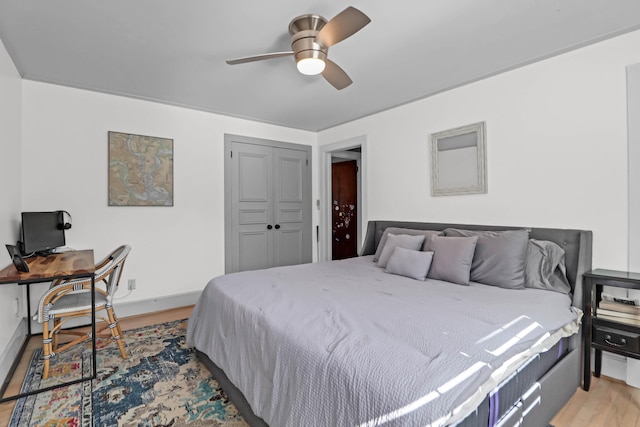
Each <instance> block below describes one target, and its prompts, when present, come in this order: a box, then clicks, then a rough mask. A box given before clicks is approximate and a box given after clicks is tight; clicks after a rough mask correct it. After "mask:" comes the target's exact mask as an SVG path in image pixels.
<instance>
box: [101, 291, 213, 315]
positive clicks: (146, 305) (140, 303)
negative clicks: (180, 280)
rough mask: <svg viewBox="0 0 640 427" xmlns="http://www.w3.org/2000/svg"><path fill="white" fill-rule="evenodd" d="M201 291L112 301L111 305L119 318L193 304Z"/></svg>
mask: <svg viewBox="0 0 640 427" xmlns="http://www.w3.org/2000/svg"><path fill="white" fill-rule="evenodd" d="M201 293H202V291H194V292H185V293H183V294H174V295H167V296H163V297H157V298H149V299H143V300H137V301H121V302H120V301H114V303H113V307H114V308H115V310H116V312H117V313H118V317H119V318H123V317H128V316H136V315H139V314H146V313H153V312H154V311H162V310H169V309H171V308H178V307H184V306H187V305H193V304H195V303H196V302H197V301H198V298H199V297H200V294H201Z"/></svg>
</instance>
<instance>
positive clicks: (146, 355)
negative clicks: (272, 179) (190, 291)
mask: <svg viewBox="0 0 640 427" xmlns="http://www.w3.org/2000/svg"><path fill="white" fill-rule="evenodd" d="M185 332H186V320H181V321H175V322H169V323H164V324H160V325H154V326H150V327H146V328H140V329H135V330H131V331H126V332H125V343H126V350H127V354H128V358H127V359H125V360H123V359H122V358H121V357H120V352H119V351H118V347H117V345H116V344H115V343H113V342H110V341H108V340H99V341H98V352H97V358H98V365H97V366H98V372H97V378H96V379H95V380H93V381H86V382H84V383H82V384H75V385H72V386H67V387H61V388H58V389H56V390H53V391H50V392H44V393H40V394H37V395H35V396H29V397H27V398H23V399H20V400H19V401H18V402H17V403H16V406H15V409H14V411H13V414H12V417H11V421H10V424H9V425H10V426H15V427H36V426H42V427H45V426H46V427H61V426H65V427H72V426H73V427H90V426H141V427H159V426H172V427H181V426H189V427H199V426H220V427H246V426H247V424H246V422H245V421H244V420H243V419H242V417H241V416H240V415H239V414H238V412H237V409H236V408H235V406H234V405H233V404H232V403H230V402H229V399H228V398H227V396H226V395H225V394H224V392H223V391H222V389H220V387H219V386H218V383H217V382H216V381H215V380H214V379H213V378H212V377H211V374H210V373H209V371H208V370H207V368H206V367H205V366H204V365H203V364H202V363H200V362H199V361H198V359H197V357H196V354H195V352H194V351H193V349H191V348H189V347H187V346H186V344H185V340H184V336H185ZM76 347H77V348H78V349H79V350H77V351H74V350H73V349H70V350H69V351H65V352H62V353H60V354H58V355H56V357H55V359H54V360H53V361H52V364H51V375H50V378H49V379H47V380H42V378H41V374H42V350H41V349H39V350H37V351H36V352H35V353H34V356H33V358H32V360H31V365H30V367H29V370H28V372H27V376H26V379H25V382H24V384H23V390H28V389H30V388H31V387H40V388H41V387H42V386H47V385H50V384H53V383H54V382H60V381H65V380H68V379H69V378H78V375H79V373H80V372H85V374H84V375H85V376H90V372H91V350H90V347H89V346H86V347H85V348H84V349H81V347H82V346H76Z"/></svg>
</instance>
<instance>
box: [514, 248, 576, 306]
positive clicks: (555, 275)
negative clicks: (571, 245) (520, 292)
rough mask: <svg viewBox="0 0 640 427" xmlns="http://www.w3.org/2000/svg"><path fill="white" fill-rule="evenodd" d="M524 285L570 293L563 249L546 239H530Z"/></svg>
mask: <svg viewBox="0 0 640 427" xmlns="http://www.w3.org/2000/svg"><path fill="white" fill-rule="evenodd" d="M524 285H525V286H526V287H527V288H535V289H545V290H550V291H556V292H561V293H563V294H568V293H570V292H571V285H570V284H569V279H567V267H566V266H565V262H564V249H562V248H561V247H560V246H558V245H557V244H556V243H554V242H550V241H548V240H536V239H530V240H529V244H528V246H527V263H526V267H525V270H524Z"/></svg>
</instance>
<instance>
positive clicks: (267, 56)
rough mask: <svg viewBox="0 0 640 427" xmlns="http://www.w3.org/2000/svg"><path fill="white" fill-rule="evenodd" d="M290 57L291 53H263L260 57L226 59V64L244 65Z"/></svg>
mask: <svg viewBox="0 0 640 427" xmlns="http://www.w3.org/2000/svg"><path fill="white" fill-rule="evenodd" d="M291 55H293V51H288V52H273V53H263V54H262V55H254V56H245V57H244V58H236V59H227V64H229V65H236V64H244V63H245V62H254V61H263V60H265V59H273V58H281V57H283V56H291Z"/></svg>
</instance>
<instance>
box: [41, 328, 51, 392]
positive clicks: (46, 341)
mask: <svg viewBox="0 0 640 427" xmlns="http://www.w3.org/2000/svg"><path fill="white" fill-rule="evenodd" d="M42 352H43V357H44V367H43V370H42V379H45V380H46V379H47V378H49V359H50V358H51V357H52V347H51V337H50V336H49V322H48V321H45V322H42Z"/></svg>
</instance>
